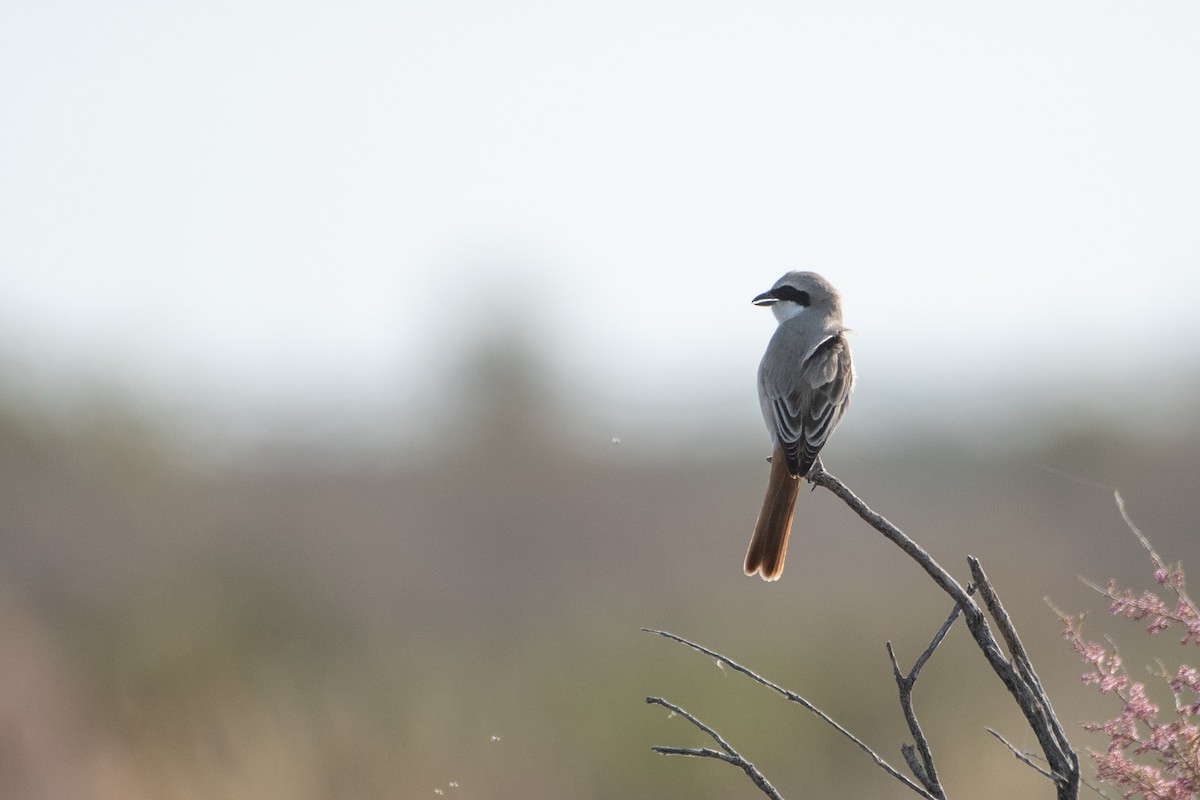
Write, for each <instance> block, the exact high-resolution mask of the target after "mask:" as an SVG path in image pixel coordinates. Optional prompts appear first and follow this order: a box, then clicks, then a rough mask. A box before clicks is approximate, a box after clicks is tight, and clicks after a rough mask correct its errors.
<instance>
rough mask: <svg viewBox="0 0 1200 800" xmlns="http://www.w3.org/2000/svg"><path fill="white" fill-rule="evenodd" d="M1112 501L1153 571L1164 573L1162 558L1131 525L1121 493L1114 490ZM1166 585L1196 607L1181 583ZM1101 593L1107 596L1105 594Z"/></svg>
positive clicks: (1164, 563) (1180, 597)
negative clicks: (1148, 557) (1115, 503)
mask: <svg viewBox="0 0 1200 800" xmlns="http://www.w3.org/2000/svg"><path fill="white" fill-rule="evenodd" d="M1113 499H1114V500H1116V501H1117V510H1118V511H1120V512H1121V519H1123V520H1125V524H1126V525H1127V526H1128V527H1129V530H1131V531H1132V532H1133V535H1134V536H1136V537H1137V540H1138V541H1139V542H1141V544H1142V548H1143V549H1144V550H1145V551H1146V552H1147V553H1148V554H1149V555H1150V560H1151V562H1153V564H1154V567H1155V569H1159V570H1164V571H1166V570H1167V569H1168V568H1167V564H1166V562H1164V561H1163V560H1162V557H1161V556H1160V555H1159V554H1158V553H1157V552H1156V551H1155V550H1154V546H1153V545H1151V544H1150V540H1149V539H1147V538H1146V535H1145V534H1144V533H1142V531H1141V529H1140V528H1138V526H1137V525H1134V524H1133V518H1132V517H1130V516H1129V512H1128V511H1127V510H1125V498H1123V497H1121V493H1120V492H1119V491H1117V490H1116V489H1114V490H1113ZM1167 585H1168V586H1170V588H1171V590H1172V591H1174V592H1175V596H1176V597H1178V598H1179V599H1180V600H1182V601H1183V602H1185V603H1187V604H1188V605H1189V606H1191V607H1192V608H1195V607H1196V604H1195V603H1193V602H1192V598H1190V597H1188V595H1187V592H1186V591H1184V588H1183V584H1182V581H1181V582H1180V583H1179V584H1178V585H1177V584H1176V583H1175V582H1174V581H1170V582H1169V583H1168V584H1167ZM1093 588H1095V587H1093ZM1103 593H1104V594H1108V593H1107V592H1103Z"/></svg>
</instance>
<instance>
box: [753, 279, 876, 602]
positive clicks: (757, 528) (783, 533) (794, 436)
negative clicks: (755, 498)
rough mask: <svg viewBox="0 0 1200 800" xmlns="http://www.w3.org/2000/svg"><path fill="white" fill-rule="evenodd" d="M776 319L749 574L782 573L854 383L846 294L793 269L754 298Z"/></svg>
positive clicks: (763, 369) (763, 373) (764, 366)
mask: <svg viewBox="0 0 1200 800" xmlns="http://www.w3.org/2000/svg"><path fill="white" fill-rule="evenodd" d="M752 302H753V303H754V305H756V306H764V307H767V308H770V309H771V311H772V313H774V315H775V319H776V320H777V321H778V325H777V326H776V328H775V333H774V334H773V335H772V336H771V341H770V342H769V343H768V344H767V350H766V353H764V354H763V358H762V362H761V363H760V364H759V366H758V400H759V405H760V406H761V407H762V414H763V421H764V422H766V425H767V431H768V432H769V433H770V435H771V445H772V452H771V458H770V459H769V461H770V462H771V474H770V478H769V479H768V482H767V493H766V497H765V498H763V504H762V510H761V511H759V513H758V520H757V522H755V525H754V536H753V537H752V538H751V539H750V547H749V549H748V550H747V551H746V567H745V571H746V574H747V575H754V574H759V575H761V576H762V578H763V580H766V581H775V580H778V579H779V576H780V575H782V574H783V560H784V557H785V556H786V555H787V543H788V534H790V533H791V530H792V516H793V513H794V511H795V506H796V498H797V497H798V496H799V494H800V479H801V478H804V477H805V476H807V475H808V474H809V472H810V470H812V468H813V465H814V464H819V459H818V456H819V454H820V452H821V448H822V447H824V446H825V443H826V441H828V439H829V435H830V434H831V433H833V430H834V428H836V427H837V425H838V423H839V422H841V420H842V416H843V415H844V414H845V413H846V408H847V407H848V406H849V404H850V392H851V390H852V389H853V388H854V379H855V375H854V366H853V364H852V363H851V361H850V343H849V342H848V341H847V339H846V333H847V332H848V330H849V329H848V328H846V327H845V326H843V325H842V308H841V296H840V295H839V294H838V292H837V290H836V289H834V288H833V286H832V285H831V284H830V283H829V281H827V280H825V279H824V278H822V277H821V276H820V275H818V274H817V273H815V272H788V273H787V274H785V275H784V276H783V277H781V278H780V279H779V280H777V281H776V282H775V285H774V286H772V287H771V288H770V290H769V291H766V292H763V293H762V294H760V295H758V296H757V297H755V298H754V300H753V301H752Z"/></svg>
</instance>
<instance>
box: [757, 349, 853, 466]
mask: <svg viewBox="0 0 1200 800" xmlns="http://www.w3.org/2000/svg"><path fill="white" fill-rule="evenodd" d="M791 374H792V375H793V376H794V377H792V378H791V380H789V381H787V382H786V383H785V384H784V385H783V386H781V387H779V389H780V390H781V391H780V393H778V394H775V393H771V394H770V395H769V400H770V404H771V412H772V413H771V415H772V417H773V419H774V423H775V432H776V436H777V439H778V441H779V445H780V447H782V448H783V452H784V455H785V456H786V457H787V462H788V469H789V471H790V472H791V473H792V474H793V475H795V476H797V477H800V476H803V475H807V474H808V471H809V469H810V468H811V467H812V465H813V462H814V461H816V459H817V454H818V453H820V452H821V448H822V447H824V446H825V442H826V440H827V439H828V438H829V434H830V433H832V432H833V429H834V428H836V427H837V424H838V422H840V421H841V419H842V415H843V414H844V413H846V407H847V406H848V405H849V403H850V389H851V387H852V385H853V383H854V370H853V368H852V366H851V364H850V346H849V344H848V343H847V342H846V338H845V336H843V335H842V333H841V332H840V331H839V332H838V333H834V334H831V335H829V336H828V337H826V338H825V339H824V340H823V341H822V342H821V343H820V344H819V345H817V346H816V347H815V348H814V349H813V351H812V353H810V354H809V355H808V357H807V358H805V359H804V362H803V364H801V366H800V368H799V369H798V370H795V371H794V372H792V373H791Z"/></svg>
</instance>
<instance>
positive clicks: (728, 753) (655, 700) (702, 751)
mask: <svg viewBox="0 0 1200 800" xmlns="http://www.w3.org/2000/svg"><path fill="white" fill-rule="evenodd" d="M646 702H647V703H650V704H652V705H659V706H662V707H663V708H666V709H669V710H670V711H671V712H673V713H675V714H678V715H679V716H681V717H683V718H684V719H686V720H687V721H688V722H690V723H692V724H693V725H695V726H696V727H697V728H699V729H700V730H702V731H704V732H705V733H707V734H708V735H709V736H710V737H712V740H713V741H714V742H716V743H717V746H718V747H720V748H721V750H722V751H724V752H720V751H717V750H713V749H711V748H708V747H698V748H691V747H663V746H656V747H652V748H650V749H651V750H653V751H654V752H656V753H660V754H662V755H664V756H695V757H698V758H716V759H719V760H721V761H724V762H726V763H727V764H733V765H734V766H735V767H738V768H740V769H741V770H742V771H743V772H745V773H746V775H747V776H749V778H750V780H752V781H754V785H755V786H757V787H758V788H759V789H761V790H762V792H763V794H765V795H766V796H767V797H770V798H772V800H783V797H781V796H780V794H779V792H777V791H775V787H774V786H772V785H771V783H770V781H768V780H767V779H766V777H765V776H764V775H763V774H762V773H761V772H759V771H758V768H757V767H755V766H754V765H753V764H751V763H750V762H749V761H747V760H746V759H745V758H743V757H742V755H741V754H740V753H738V751H736V750H734V749H733V748H732V747H731V746H730V745H729V743H728V742H726V741H725V740H724V739H722V738H721V735H720V734H719V733H717V732H716V731H715V730H713V729H712V728H710V727H709V726H707V725H705V724H704V723H703V722H701V721H700V720H698V719H696V718H695V717H694V716H692V715H691V714H689V713H688V712H686V711H684V710H683V709H682V708H680V707H679V706H677V705H675V704H674V703H672V702H669V701H667V700H664V699H662V698H661V697H647V698H646Z"/></svg>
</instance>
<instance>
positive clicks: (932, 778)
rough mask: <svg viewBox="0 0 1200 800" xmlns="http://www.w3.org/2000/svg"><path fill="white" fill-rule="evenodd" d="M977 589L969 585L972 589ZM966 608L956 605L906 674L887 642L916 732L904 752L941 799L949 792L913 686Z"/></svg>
mask: <svg viewBox="0 0 1200 800" xmlns="http://www.w3.org/2000/svg"><path fill="white" fill-rule="evenodd" d="M971 590H973V587H969V589H968V591H971ZM961 611H962V609H961V608H960V607H959V606H957V605H956V606H955V607H954V610H953V611H951V612H950V616H948V617H947V618H946V621H945V622H943V623H942V627H941V628H940V629H938V632H937V633H936V634H934V636H933V640H932V641H930V642H929V645H928V646H927V647H926V648H925V650H924V651H922V653H921V655H920V656H918V657H917V660H916V663H914V664H913V667H912V669H911V670H909V671H908V674H907V675H905V674H904V673H903V672H902V671H901V669H900V662H899V661H897V660H896V652H895V650H893V649H892V643H891V642H888V643H887V653H888V658H889V659H891V662H892V674H893V675H894V676H895V678H896V688H897V689H899V691H900V708H901V709H902V710H903V711H904V720H905V721H906V722H907V723H908V730H909V732H910V733H912V736H913V741H914V742H915V743H916V747H915V748H914V747H913V745H909V744H905V745H901V747H900V753H901V754H902V755H903V756H904V760H905V762H907V763H908V768H909V769H911V770H912V773H913V775H915V776H916V777H917V780H919V781H920V782H921V785H922V786H924V787H925V789H926V790H927V791H928V792H929V793H930V794H932V795H933V796H934V797H937V798H943V799H944V798H945V796H946V792H945V790H944V789H943V788H942V783H941V780H940V779H939V778H938V774H937V767H936V766H935V765H934V761H933V751H932V750H930V748H929V740H928V739H926V738H925V732H924V731H922V730H921V723H920V722H919V721H918V720H917V712H916V709H915V708H914V707H913V700H912V691H913V686H915V685H916V683H917V676H918V675H919V674H920V673H921V668H922V667H924V666H925V663H926V662H927V661H929V658H930V656H932V655H933V651H934V650H936V649H937V647H938V645H939V644H941V643H942V640H943V639H945V638H946V634H947V633H948V632H949V631H950V628H951V626H952V625H954V621H955V620H957V619H958V615H959V613H960V612H961ZM918 754H920V761H918V760H917V755H918Z"/></svg>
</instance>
